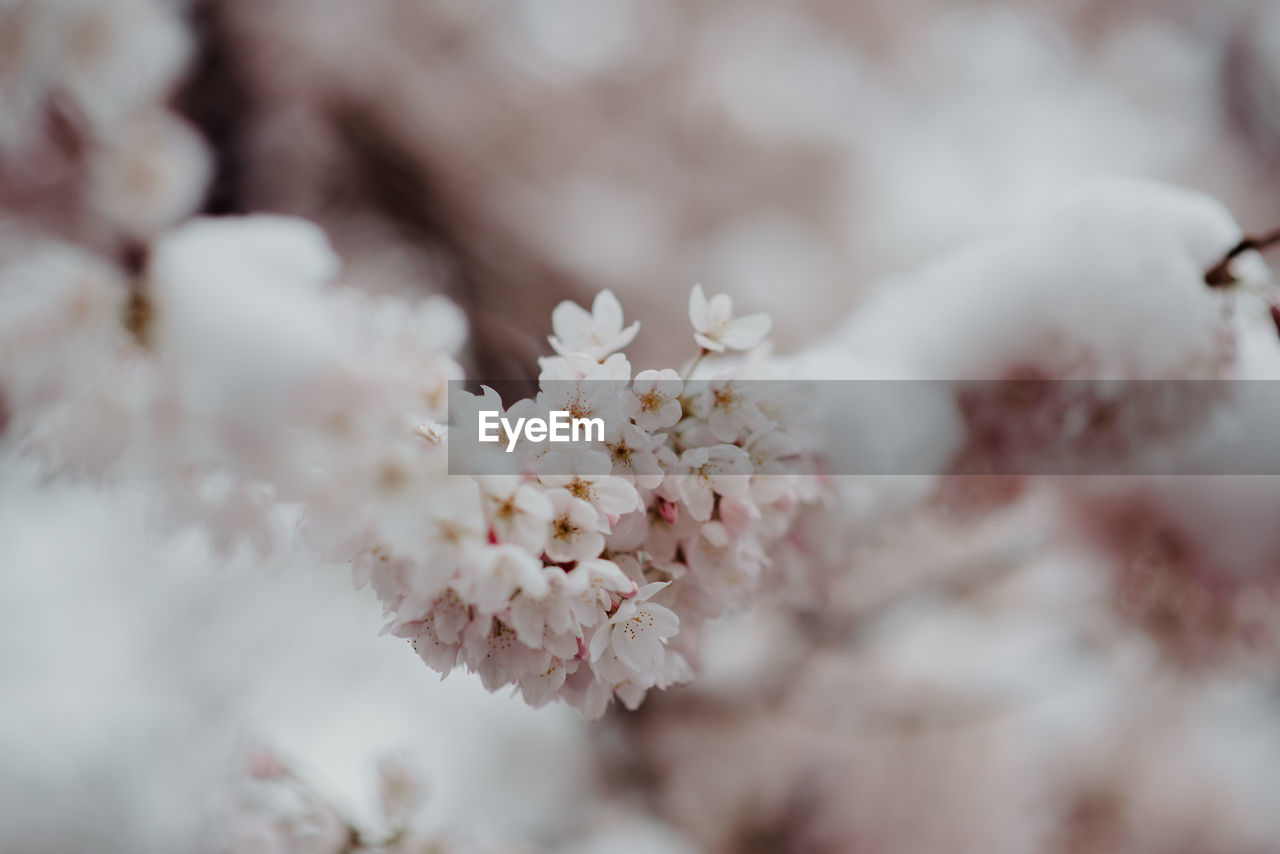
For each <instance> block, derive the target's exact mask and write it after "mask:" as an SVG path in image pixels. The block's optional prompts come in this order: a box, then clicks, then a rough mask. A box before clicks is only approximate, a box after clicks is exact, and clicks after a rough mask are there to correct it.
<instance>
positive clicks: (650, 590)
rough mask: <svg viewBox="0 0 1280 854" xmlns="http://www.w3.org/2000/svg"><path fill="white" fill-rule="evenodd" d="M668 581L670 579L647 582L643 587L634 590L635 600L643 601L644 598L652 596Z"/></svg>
mask: <svg viewBox="0 0 1280 854" xmlns="http://www.w3.org/2000/svg"><path fill="white" fill-rule="evenodd" d="M670 583H671V582H670V581H654V582H651V583H649V584H646V585H645V586H644V587H641V588H640V589H639V590H637V591H636V601H637V602H643V601H644V600H646V599H648V598H649V597H651V596H653V595H654V594H655V593H657V592H658V591H659V590H662V589H663V588H664V587H666V586H667V585H668V584H670Z"/></svg>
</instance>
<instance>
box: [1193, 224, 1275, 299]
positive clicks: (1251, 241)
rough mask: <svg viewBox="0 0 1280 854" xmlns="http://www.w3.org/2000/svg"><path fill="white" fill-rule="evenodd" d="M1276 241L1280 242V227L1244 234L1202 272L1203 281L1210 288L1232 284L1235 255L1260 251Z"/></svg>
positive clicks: (1233, 281)
mask: <svg viewBox="0 0 1280 854" xmlns="http://www.w3.org/2000/svg"><path fill="white" fill-rule="evenodd" d="M1276 243H1280V228H1277V229H1275V230H1274V231H1269V232H1267V233H1266V234H1263V235H1257V236H1246V237H1245V238H1244V239H1243V240H1241V241H1240V242H1239V243H1237V244H1236V245H1235V246H1232V247H1231V248H1230V249H1229V250H1227V254H1226V255H1223V256H1222V260H1221V261H1219V262H1218V263H1216V264H1214V265H1213V266H1212V267H1210V268H1209V269H1208V271H1207V272H1206V273H1205V274H1204V283H1205V284H1206V285H1208V286H1209V287H1211V288H1225V287H1229V286H1231V285H1234V284H1235V283H1236V279H1235V276H1232V275H1231V262H1232V261H1234V260H1235V258H1236V256H1238V255H1243V254H1244V253H1245V252H1251V251H1252V252H1261V251H1262V250H1264V249H1266V248H1267V247H1269V246H1272V245H1273V244H1276Z"/></svg>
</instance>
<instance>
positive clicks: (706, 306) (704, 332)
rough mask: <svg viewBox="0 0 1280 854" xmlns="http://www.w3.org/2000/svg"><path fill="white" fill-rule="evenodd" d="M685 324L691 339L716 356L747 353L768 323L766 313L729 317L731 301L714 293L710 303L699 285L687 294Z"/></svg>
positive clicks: (731, 311) (765, 332)
mask: <svg viewBox="0 0 1280 854" xmlns="http://www.w3.org/2000/svg"><path fill="white" fill-rule="evenodd" d="M689 321H690V322H691V323H692V324H693V330H694V334H693V340H695V341H697V342H698V344H699V345H700V346H702V347H705V348H706V349H708V350H712V351H714V352H716V353H723V352H724V351H725V350H726V349H728V350H750V349H751V348H752V347H754V346H756V345H757V344H759V343H760V342H761V341H763V340H764V337H765V336H766V335H768V334H769V327H770V325H771V324H772V321H771V320H770V318H769V315H767V314H748V315H747V316H745V317H737V318H735V317H734V316H733V298H732V297H730V296H729V295H728V294H716V295H715V296H713V297H712V298H711V299H710V300H708V299H707V298H706V296H705V295H704V294H703V293H702V285H694V286H693V292H692V293H690V294H689Z"/></svg>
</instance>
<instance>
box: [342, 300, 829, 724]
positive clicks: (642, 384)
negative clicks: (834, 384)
mask: <svg viewBox="0 0 1280 854" xmlns="http://www.w3.org/2000/svg"><path fill="white" fill-rule="evenodd" d="M689 317H690V320H691V321H692V324H693V330H694V340H695V342H696V343H697V345H698V346H699V348H700V350H699V351H698V354H697V355H696V356H695V357H694V358H693V359H692V360H691V362H690V364H689V365H688V366H687V367H686V369H685V371H684V374H683V376H682V374H681V373H679V372H677V371H676V370H674V369H671V368H664V369H661V370H642V371H639V372H636V373H634V375H633V372H632V368H631V364H630V362H629V361H628V360H627V358H626V356H625V355H624V354H623V353H622V352H620V351H621V350H622V349H623V348H625V347H626V346H627V345H628V344H629V343H631V341H632V340H633V339H634V337H635V335H636V333H637V331H638V329H639V324H638V323H633V324H631V325H629V326H625V325H624V321H623V314H622V307H621V306H620V304H619V303H618V300H617V299H616V298H615V297H614V295H613V294H612V293H610V292H609V291H603V292H601V293H600V294H599V295H598V296H597V297H596V299H595V301H594V303H593V304H592V308H591V311H590V312H588V311H587V310H586V309H584V308H582V307H581V306H578V305H576V304H574V303H572V302H564V303H562V304H561V305H560V306H559V307H557V308H556V310H555V312H554V313H553V315H552V325H553V330H554V335H553V336H552V337H551V339H550V343H551V346H552V348H553V349H554V350H555V352H556V355H554V356H549V357H546V358H543V359H542V360H541V374H540V377H539V380H540V384H541V389H540V391H539V392H538V394H537V396H536V397H533V398H526V399H524V400H520V401H517V402H514V403H512V404H511V405H510V406H509V407H507V408H504V407H503V402H502V401H501V399H500V397H499V395H498V393H497V392H496V391H494V390H493V389H492V388H489V387H484V389H483V392H482V393H480V394H468V393H466V392H461V393H460V394H459V395H457V396H456V399H455V403H454V407H453V408H454V410H455V411H454V413H453V414H454V416H455V418H456V419H457V420H460V421H464V422H467V423H474V421H469V420H468V418H467V417H466V416H469V415H473V414H474V413H475V412H477V411H480V410H482V409H484V410H490V411H498V412H501V413H502V417H503V418H505V419H509V420H511V421H514V420H515V419H517V418H521V417H525V418H528V417H535V416H537V415H538V414H539V413H541V414H543V415H545V414H547V413H550V412H554V411H568V412H571V413H572V414H573V416H574V417H579V418H601V420H602V421H603V422H604V423H605V424H606V425H607V427H606V433H605V434H604V436H603V439H602V440H598V441H595V442H591V443H586V444H580V445H578V446H576V447H575V448H574V449H573V450H572V451H571V452H562V451H557V450H549V449H550V448H554V446H550V445H546V444H541V445H538V444H533V443H530V442H528V441H524V440H519V441H518V442H517V451H518V453H517V454H515V455H514V458H513V459H511V460H510V461H509V467H508V470H506V471H500V472H487V473H483V474H477V475H475V476H470V477H467V476H455V477H453V478H451V479H450V480H448V481H443V482H442V483H441V484H440V486H439V488H438V489H437V490H436V491H435V492H434V493H433V494H432V495H431V496H430V498H429V500H428V501H426V502H425V503H424V504H423V506H422V510H423V511H425V513H426V523H425V525H423V526H422V530H423V531H425V538H426V540H427V541H428V544H429V547H428V549H427V550H426V551H425V552H423V551H421V550H420V549H419V550H417V551H416V552H414V553H413V554H416V555H417V556H418V557H417V559H416V560H415V559H413V557H412V556H411V555H407V554H405V553H404V552H403V551H401V550H398V549H397V548H396V547H395V546H388V545H386V544H383V543H379V544H377V545H375V546H373V547H371V548H370V549H368V550H367V551H366V552H365V553H364V555H363V557H362V559H361V560H360V561H359V562H358V564H357V566H358V572H359V573H360V575H359V578H360V580H364V579H369V580H370V581H371V582H372V585H373V587H374V589H375V590H376V591H377V592H378V594H379V596H380V597H381V598H382V601H383V603H384V604H385V605H386V607H387V609H388V610H389V611H390V612H391V614H392V621H391V623H390V629H391V630H392V631H393V632H394V633H395V634H396V635H398V636H401V637H405V638H408V639H410V642H411V643H412V645H413V647H414V649H415V650H417V652H418V654H419V655H420V656H421V657H422V659H423V660H424V661H425V662H426V663H427V664H428V665H429V666H430V667H432V668H434V669H435V670H438V671H440V672H441V673H444V674H447V673H448V672H450V671H451V670H452V669H453V668H455V667H458V666H465V667H466V668H467V669H469V670H471V671H473V672H476V673H478V674H479V675H480V678H481V680H482V681H483V683H484V685H485V686H486V687H487V688H489V689H490V690H496V689H498V688H501V687H503V686H508V685H510V686H516V687H517V688H518V690H519V691H520V693H521V694H522V695H523V696H524V698H525V700H526V701H527V702H529V703H530V704H532V705H534V706H541V705H543V704H545V703H547V702H549V701H550V700H552V699H554V698H557V697H558V698H561V699H564V700H566V701H567V702H569V703H570V704H572V705H573V706H575V707H576V708H578V709H579V710H580V711H581V712H582V713H583V714H584V715H586V716H588V717H598V716H599V715H601V714H602V713H603V712H604V710H605V708H606V706H607V705H608V703H609V701H610V699H611V698H612V697H613V696H615V695H616V696H617V697H618V698H619V699H620V700H621V701H622V702H623V703H624V704H625V705H626V706H628V707H629V708H635V707H636V706H637V705H639V703H640V702H641V700H642V699H643V698H644V695H645V693H646V692H647V691H648V690H649V689H650V688H655V687H656V688H665V687H667V686H669V685H672V684H676V683H679V682H683V681H686V680H688V679H689V678H690V676H691V661H690V659H691V658H693V657H694V656H695V655H696V640H697V636H698V627H699V625H700V623H701V622H703V621H705V620H706V619H708V618H710V617H714V616H717V615H718V614H720V613H722V612H723V611H724V610H725V609H726V608H728V607H730V606H732V605H735V604H741V603H744V602H746V601H747V600H748V599H749V598H750V597H751V595H752V594H753V593H754V592H755V591H757V590H758V589H759V588H760V586H761V581H762V577H763V575H764V574H765V569H766V567H767V566H769V564H770V560H771V558H770V554H771V551H773V550H774V547H775V546H776V545H777V544H778V543H779V541H780V540H782V539H783V538H784V537H785V536H786V534H787V532H788V529H789V527H790V524H791V522H792V521H793V519H794V518H795V516H796V514H797V513H798V511H799V509H800V507H801V506H802V505H803V504H804V503H805V502H807V501H809V500H811V499H812V498H813V497H814V495H815V493H816V484H815V481H814V479H813V478H812V477H809V476H806V475H804V474H802V473H801V469H800V467H799V466H796V465H792V464H793V463H795V462H796V461H797V460H798V459H799V458H800V457H801V455H800V453H799V445H798V443H797V442H796V441H795V440H794V439H793V438H792V437H791V436H789V435H788V432H787V426H788V424H787V413H786V412H785V411H784V410H782V408H781V407H777V406H771V404H772V403H774V401H770V400H767V399H765V398H764V397H762V396H760V395H756V394H753V393H752V391H751V390H750V389H749V388H748V386H747V385H746V384H744V383H742V382H740V381H738V380H737V379H736V377H737V374H736V372H735V368H736V367H737V366H735V365H733V364H729V365H723V364H722V365H717V366H714V367H710V368H709V369H708V370H709V372H710V376H709V377H708V378H707V379H706V380H705V381H699V382H693V381H691V380H690V379H689V377H690V374H691V373H692V371H693V369H694V368H695V367H696V364H695V363H698V362H701V361H702V359H703V357H705V356H707V355H708V354H713V353H714V354H722V353H725V352H726V351H735V350H736V351H742V350H748V349H751V348H754V347H755V346H756V345H758V344H760V342H761V341H762V340H763V338H764V336H765V335H766V334H767V332H768V328H769V318H768V317H767V316H765V315H750V316H746V317H736V316H735V315H734V314H733V310H732V304H731V302H730V298H729V297H728V296H727V295H717V296H715V297H712V298H711V299H707V298H706V296H705V295H704V294H703V292H702V289H701V287H695V288H694V290H693V293H692V295H691V297H690V301H689ZM451 436H452V431H451ZM513 441H515V440H513ZM493 455H495V457H497V458H501V457H502V455H503V452H502V451H501V450H500V449H497V448H495V449H494V450H493ZM503 461H504V462H507V460H503ZM472 462H475V461H472ZM456 464H457V459H456V458H455V465H456Z"/></svg>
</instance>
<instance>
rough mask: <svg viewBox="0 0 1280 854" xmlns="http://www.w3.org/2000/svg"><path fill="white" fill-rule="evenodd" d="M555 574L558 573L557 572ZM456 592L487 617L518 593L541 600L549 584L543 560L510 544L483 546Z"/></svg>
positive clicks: (500, 608)
mask: <svg viewBox="0 0 1280 854" xmlns="http://www.w3.org/2000/svg"><path fill="white" fill-rule="evenodd" d="M556 571H557V572H558V571H559V570H556ZM456 586H457V589H458V592H459V593H461V594H462V596H463V597H464V598H465V599H466V600H467V601H469V602H471V603H473V604H474V605H475V606H476V607H477V608H479V609H480V610H481V611H483V612H485V613H487V614H496V613H497V612H499V611H501V610H502V609H503V608H505V607H507V605H508V604H509V603H510V601H511V598H512V597H513V596H515V595H516V594H517V593H527V594H528V595H529V596H533V597H540V596H543V595H545V594H546V593H547V588H548V583H547V577H546V573H545V572H544V571H543V568H542V561H541V560H540V559H539V558H537V557H535V556H534V555H533V554H530V553H529V552H527V551H525V550H524V549H522V548H519V547H517V546H511V545H496V546H486V547H484V550H483V551H481V552H479V553H478V554H477V555H476V558H475V563H474V564H473V565H471V566H468V567H467V569H466V572H465V573H464V574H463V577H462V578H461V579H460V580H459V581H458V582H456Z"/></svg>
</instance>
